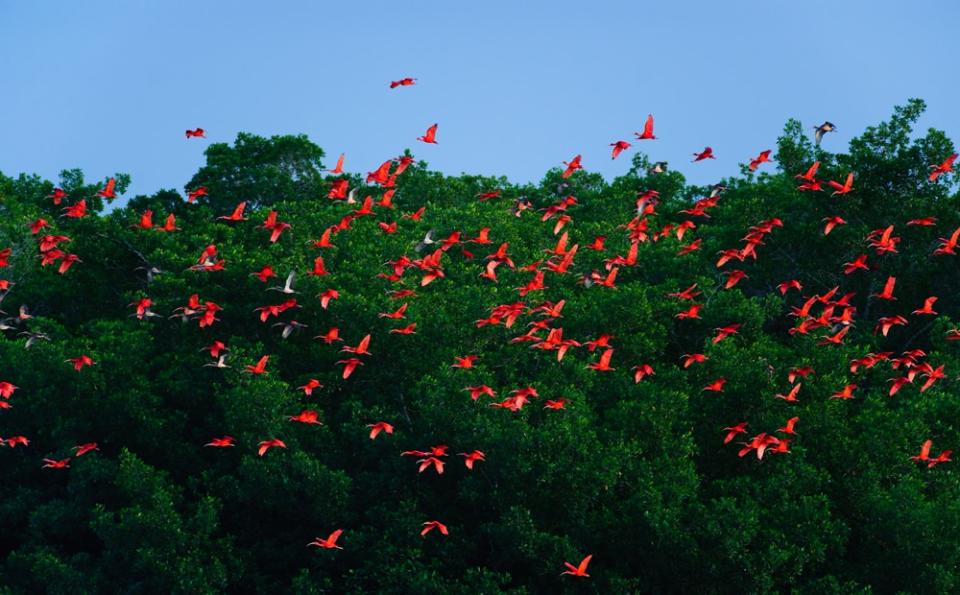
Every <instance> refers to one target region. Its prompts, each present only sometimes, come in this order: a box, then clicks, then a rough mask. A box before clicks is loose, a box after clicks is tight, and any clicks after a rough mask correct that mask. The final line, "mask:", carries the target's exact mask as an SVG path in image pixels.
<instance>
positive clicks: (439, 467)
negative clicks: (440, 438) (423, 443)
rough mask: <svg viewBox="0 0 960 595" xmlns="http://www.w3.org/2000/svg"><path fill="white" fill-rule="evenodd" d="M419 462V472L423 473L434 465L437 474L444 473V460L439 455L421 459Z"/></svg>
mask: <svg viewBox="0 0 960 595" xmlns="http://www.w3.org/2000/svg"><path fill="white" fill-rule="evenodd" d="M417 463H419V464H420V468H419V470H418V473H423V472H424V471H426V470H427V469H429V468H430V466H431V465H432V466H433V469H434V470H435V471H436V472H437V475H443V461H441V460H440V459H438V458H437V457H427V458H425V459H420V460H419V461H417Z"/></svg>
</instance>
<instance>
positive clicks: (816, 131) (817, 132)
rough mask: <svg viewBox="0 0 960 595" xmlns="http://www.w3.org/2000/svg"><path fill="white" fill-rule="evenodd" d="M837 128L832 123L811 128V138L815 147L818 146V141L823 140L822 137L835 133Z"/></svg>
mask: <svg viewBox="0 0 960 595" xmlns="http://www.w3.org/2000/svg"><path fill="white" fill-rule="evenodd" d="M836 129H837V127H836V126H835V125H834V124H833V123H832V122H829V121H827V122H824V123H823V124H821V125H819V126H814V127H813V138H814V142H815V143H816V145H817V146H818V147H819V146H820V141H821V140H823V135H824V134H826V133H828V132H834V131H836Z"/></svg>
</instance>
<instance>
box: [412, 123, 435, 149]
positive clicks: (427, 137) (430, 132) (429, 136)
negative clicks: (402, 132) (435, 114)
mask: <svg viewBox="0 0 960 595" xmlns="http://www.w3.org/2000/svg"><path fill="white" fill-rule="evenodd" d="M417 140H420V141H423V142H425V143H430V144H434V145H435V144H437V125H436V124H434V125H433V126H431V127H430V128H427V133H426V134H424V135H423V136H418V137H417Z"/></svg>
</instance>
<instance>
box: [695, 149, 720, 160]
mask: <svg viewBox="0 0 960 595" xmlns="http://www.w3.org/2000/svg"><path fill="white" fill-rule="evenodd" d="M693 157H694V159H693V162H694V163H696V162H697V161H703V160H704V159H716V157H714V156H713V149H712V148H711V147H705V148H704V149H703V151H701V152H700V153H694V154H693Z"/></svg>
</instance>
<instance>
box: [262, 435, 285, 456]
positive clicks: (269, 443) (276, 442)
mask: <svg viewBox="0 0 960 595" xmlns="http://www.w3.org/2000/svg"><path fill="white" fill-rule="evenodd" d="M258 446H259V447H260V449H259V450H257V454H258V455H260V456H261V457H262V456H263V455H264V454H266V452H267V451H268V450H270V449H271V448H272V447H274V446H277V447H280V448H286V447H287V445H286V444H284V443H283V440H280V439H278V438H272V439H270V440H263V441H261V442H260V444H259V445H258Z"/></svg>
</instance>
